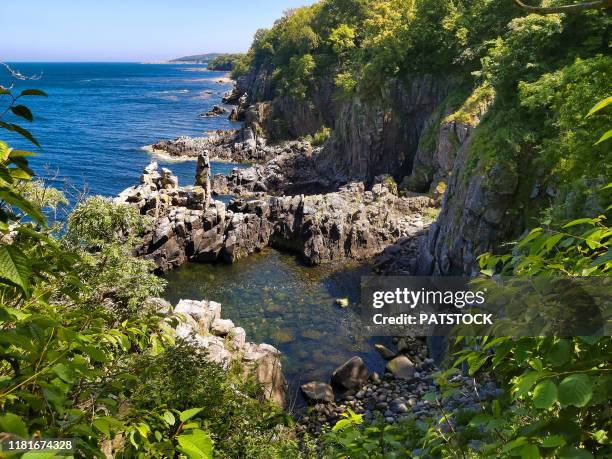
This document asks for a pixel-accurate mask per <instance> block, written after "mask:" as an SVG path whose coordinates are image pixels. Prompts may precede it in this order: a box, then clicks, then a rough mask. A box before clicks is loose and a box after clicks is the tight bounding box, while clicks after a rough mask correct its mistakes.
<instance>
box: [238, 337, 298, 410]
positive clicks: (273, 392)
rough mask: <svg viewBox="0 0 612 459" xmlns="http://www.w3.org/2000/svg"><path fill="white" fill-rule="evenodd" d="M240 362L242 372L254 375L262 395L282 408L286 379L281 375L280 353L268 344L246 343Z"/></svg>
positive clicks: (284, 400)
mask: <svg viewBox="0 0 612 459" xmlns="http://www.w3.org/2000/svg"><path fill="white" fill-rule="evenodd" d="M242 364H243V374H244V375H245V376H252V377H254V379H255V381H256V382H257V383H259V384H260V385H261V387H262V389H263V393H264V397H265V398H266V399H268V400H271V401H272V402H274V403H275V404H276V405H277V406H279V407H281V408H284V407H285V402H286V394H287V381H286V380H285V376H284V375H283V369H282V364H281V353H280V352H279V351H278V350H277V349H276V348H275V347H274V346H271V345H269V344H265V343H264V344H253V343H247V344H246V345H245V350H244V355H243V357H242Z"/></svg>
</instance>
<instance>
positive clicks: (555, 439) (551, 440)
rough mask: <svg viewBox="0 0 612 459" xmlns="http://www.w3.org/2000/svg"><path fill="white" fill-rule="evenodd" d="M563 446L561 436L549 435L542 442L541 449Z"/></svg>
mask: <svg viewBox="0 0 612 459" xmlns="http://www.w3.org/2000/svg"><path fill="white" fill-rule="evenodd" d="M563 445H565V439H564V438H563V437H562V436H561V435H551V436H550V437H546V438H545V439H544V440H543V441H542V445H541V446H542V448H557V447H558V446H563Z"/></svg>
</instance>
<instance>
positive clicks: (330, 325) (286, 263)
mask: <svg viewBox="0 0 612 459" xmlns="http://www.w3.org/2000/svg"><path fill="white" fill-rule="evenodd" d="M369 273H370V268H369V267H368V266H367V265H360V264H357V263H343V264H341V265H333V266H322V267H314V268H313V267H307V266H304V265H303V264H302V263H300V261H299V259H298V258H297V257H295V256H292V255H287V254H283V253H280V252H278V251H276V250H273V249H266V250H264V251H263V252H261V253H258V254H254V255H251V256H250V257H249V258H247V259H245V260H241V261H239V262H237V263H235V264H232V265H226V264H195V263H189V264H186V265H184V266H182V267H181V268H178V269H176V270H175V271H172V272H170V273H168V274H167V275H166V279H167V280H168V287H167V289H166V292H165V297H166V299H167V300H169V301H170V302H172V303H173V304H176V303H177V302H178V301H179V300H180V299H209V300H214V301H218V302H219V303H221V304H222V316H223V317H224V318H227V319H231V320H233V321H234V323H236V324H237V325H239V326H241V327H243V328H244V329H245V330H246V332H247V339H248V340H249V341H254V342H267V343H270V344H273V345H274V346H276V347H277V348H278V349H279V350H280V351H281V352H282V353H283V356H284V362H283V369H284V373H285V376H286V377H287V379H288V381H289V383H290V386H291V391H290V393H291V394H295V392H296V391H297V390H298V387H299V385H300V384H302V383H304V382H308V381H312V380H321V381H328V380H329V376H330V374H331V372H332V371H333V370H334V369H335V368H336V367H338V366H339V365H341V364H342V363H344V362H345V361H346V360H348V359H349V358H351V357H353V356H355V355H359V356H361V357H362V358H363V359H364V361H365V362H366V365H367V366H368V368H369V369H370V371H378V372H380V371H381V370H382V369H383V365H384V363H383V361H382V359H380V357H379V356H378V353H377V352H376V350H375V349H374V347H373V345H374V343H375V342H385V341H384V340H383V341H381V339H377V338H370V337H362V336H360V333H359V328H360V327H359V326H360V317H359V310H358V304H359V295H360V288H359V285H360V277H361V276H363V275H368V274H369ZM345 297H348V298H349V300H350V306H349V307H348V308H346V309H342V308H341V307H339V306H338V305H336V304H335V300H336V299H337V298H345Z"/></svg>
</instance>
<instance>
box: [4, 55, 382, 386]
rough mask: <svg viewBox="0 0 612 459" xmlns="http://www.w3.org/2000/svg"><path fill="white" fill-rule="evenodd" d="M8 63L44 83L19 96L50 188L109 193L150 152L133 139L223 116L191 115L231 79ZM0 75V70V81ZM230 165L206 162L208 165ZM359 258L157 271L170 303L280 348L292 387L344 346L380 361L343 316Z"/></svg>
mask: <svg viewBox="0 0 612 459" xmlns="http://www.w3.org/2000/svg"><path fill="white" fill-rule="evenodd" d="M12 66H13V67H14V68H15V69H17V70H19V71H20V72H21V73H23V74H28V75H34V74H40V73H41V72H42V78H41V79H40V80H38V81H32V82H17V83H16V86H17V88H18V89H20V88H24V87H35V88H39V89H43V90H44V91H46V92H47V93H48V94H49V97H48V98H34V97H31V98H28V99H27V100H26V102H27V104H28V106H30V108H31V109H32V111H33V112H34V116H35V121H34V123H32V125H31V126H28V127H29V128H30V129H31V131H32V132H33V134H34V135H35V136H36V137H37V139H38V140H39V141H40V143H41V145H42V147H43V148H42V151H40V155H39V156H37V157H35V158H34V159H33V161H32V165H33V168H34V170H35V171H37V172H38V173H39V174H41V175H45V174H44V167H45V166H48V167H49V169H51V170H52V171H57V172H58V173H59V179H58V181H57V183H55V184H54V185H55V186H57V187H59V188H66V187H75V188H76V189H78V190H83V189H86V188H87V189H88V190H89V193H91V194H101V195H106V196H113V195H116V194H118V193H119V192H120V191H121V190H123V189H125V188H126V187H128V186H131V185H134V184H135V183H137V182H138V179H139V177H140V174H141V172H142V169H143V168H144V167H145V166H146V165H147V164H148V163H149V161H150V160H151V156H150V155H149V154H148V153H146V152H144V151H142V149H141V148H142V147H143V146H144V145H150V144H152V143H154V142H156V141H157V140H159V139H162V138H174V137H177V136H179V135H191V136H194V135H202V134H203V133H205V132H206V131H210V130H215V129H227V128H231V127H233V126H232V123H231V122H230V121H228V120H227V119H225V118H224V117H220V118H200V117H198V115H199V114H200V113H202V112H205V111H207V110H209V109H210V108H211V107H212V106H213V105H214V104H218V103H219V100H220V97H221V96H222V94H223V93H224V92H226V91H227V90H228V89H230V87H231V85H230V84H227V83H223V84H220V83H218V79H219V78H220V77H222V76H223V74H222V73H220V72H202V71H199V70H198V69H200V68H201V66H198V65H195V66H193V65H141V64H123V63H122V64H108V63H99V64H95V63H94V64H92V63H42V64H41V63H35V64H33V63H28V64H12ZM8 83H9V82H8V80H7V78H6V75H5V74H3V73H2V71H1V70H0V84H3V85H7V84H8ZM207 91H210V92H212V94H207V93H206V92H207ZM7 121H8V120H7ZM24 124H25V123H24ZM2 136H3V137H2V138H6V136H5V133H2ZM9 140H10V142H11V144H12V145H13V146H15V147H18V146H19V147H22V148H32V147H31V146H30V145H28V144H27V142H25V141H23V140H21V139H19V138H17V137H14V136H13V137H12V138H10V139H9ZM159 162H160V165H162V166H165V167H169V168H170V169H171V170H173V171H174V172H175V173H176V174H177V175H178V177H179V181H180V183H183V184H190V183H193V176H194V172H195V170H194V169H195V164H194V162H193V161H187V162H167V161H163V160H159ZM233 167H235V165H232V164H223V163H213V172H214V173H216V172H228V171H229V170H230V169H231V168H233ZM225 199H226V200H227V197H226V198H225ZM363 270H367V267H358V266H346V265H343V266H342V267H340V268H339V267H336V268H333V267H322V268H308V267H304V266H302V265H300V263H299V262H298V261H297V260H296V259H295V258H294V257H293V256H290V255H284V254H280V253H279V252H276V251H273V250H268V251H265V252H263V253H262V254H257V255H253V256H251V257H249V258H248V259H246V260H242V261H240V262H238V263H236V264H234V265H196V264H188V265H185V266H183V267H182V268H179V269H177V270H175V271H173V272H171V273H169V274H168V275H167V279H168V281H169V286H168V289H167V291H166V297H167V298H168V299H169V300H170V301H172V302H173V303H174V304H176V303H177V302H178V300H179V299H181V298H192V299H203V298H206V299H211V300H216V301H218V302H220V303H221V304H222V305H223V316H224V317H226V318H230V319H232V320H233V321H234V322H235V323H236V324H238V325H240V326H242V327H244V328H245V329H246V331H247V333H248V339H249V340H251V341H256V342H268V343H271V344H274V345H275V346H277V347H278V348H279V349H280V350H281V351H282V352H283V354H284V356H285V362H284V369H285V374H286V376H287V377H288V379H289V380H290V381H291V383H292V385H293V388H294V389H295V388H296V387H297V386H298V384H299V383H301V382H302V383H303V382H306V381H309V380H313V379H319V380H327V379H328V378H329V375H330V373H331V372H332V371H333V370H334V369H335V368H336V367H337V366H338V365H340V364H342V363H343V362H344V361H346V360H347V359H349V358H351V357H352V356H354V355H361V356H362V357H363V358H364V359H365V360H366V363H367V365H368V367H369V368H370V369H371V370H380V366H381V361H380V359H379V358H378V357H377V355H376V353H375V351H374V349H373V347H372V344H373V341H372V340H371V339H364V338H361V337H360V336H359V333H358V330H357V329H356V328H355V324H357V323H358V322H359V318H358V315H357V312H356V311H355V309H354V305H355V303H356V301H357V296H358V294H359V291H358V288H359V276H360V274H361V273H362V272H363ZM343 297H349V298H350V299H351V308H348V309H341V308H340V307H339V306H337V305H335V300H336V299H337V298H343Z"/></svg>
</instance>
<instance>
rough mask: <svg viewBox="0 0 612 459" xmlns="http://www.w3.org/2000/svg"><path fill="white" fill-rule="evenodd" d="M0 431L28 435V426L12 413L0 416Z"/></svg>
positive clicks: (21, 435) (25, 436)
mask: <svg viewBox="0 0 612 459" xmlns="http://www.w3.org/2000/svg"><path fill="white" fill-rule="evenodd" d="M0 431H2V432H7V433H12V434H15V435H17V436H18V437H21V438H27V437H28V427H27V426H26V424H25V422H23V419H21V418H20V417H19V416H17V415H16V414H13V413H6V414H4V415H2V416H0Z"/></svg>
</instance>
